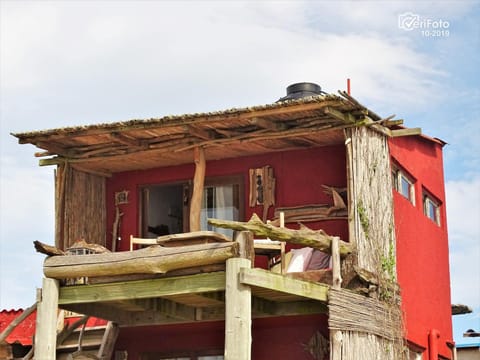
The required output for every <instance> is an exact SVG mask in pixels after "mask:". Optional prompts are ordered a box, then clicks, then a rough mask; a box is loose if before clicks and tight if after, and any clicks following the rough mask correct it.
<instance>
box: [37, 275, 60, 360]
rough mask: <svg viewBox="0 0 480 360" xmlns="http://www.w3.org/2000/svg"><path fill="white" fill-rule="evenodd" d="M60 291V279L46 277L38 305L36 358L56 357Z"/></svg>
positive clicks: (52, 359) (52, 358)
mask: <svg viewBox="0 0 480 360" xmlns="http://www.w3.org/2000/svg"><path fill="white" fill-rule="evenodd" d="M58 293H59V285H58V281H57V280H54V279H50V278H44V279H43V285H42V291H41V296H40V299H38V305H37V320H36V324H35V327H36V330H35V359H51V360H55V359H56V350H57V309H58Z"/></svg>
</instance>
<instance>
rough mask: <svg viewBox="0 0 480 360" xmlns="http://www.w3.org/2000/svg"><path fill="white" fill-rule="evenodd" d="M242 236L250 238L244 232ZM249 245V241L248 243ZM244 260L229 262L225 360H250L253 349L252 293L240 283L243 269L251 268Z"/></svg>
mask: <svg viewBox="0 0 480 360" xmlns="http://www.w3.org/2000/svg"><path fill="white" fill-rule="evenodd" d="M241 236H248V233H247V232H242V233H241ZM246 242H247V243H248V240H247V241H246ZM250 267H251V261H250V260H249V259H244V258H231V259H228V260H227V268H226V287H225V353H224V357H225V360H250V359H251V352H252V351H251V349H252V293H251V289H250V287H249V286H247V285H243V284H241V283H240V279H239V274H240V270H241V269H242V268H248V269H249V268H250Z"/></svg>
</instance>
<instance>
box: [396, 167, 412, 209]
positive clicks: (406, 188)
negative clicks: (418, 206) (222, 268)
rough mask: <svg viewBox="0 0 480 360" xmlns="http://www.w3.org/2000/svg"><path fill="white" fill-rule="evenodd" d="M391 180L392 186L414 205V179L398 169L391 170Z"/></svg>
mask: <svg viewBox="0 0 480 360" xmlns="http://www.w3.org/2000/svg"><path fill="white" fill-rule="evenodd" d="M392 181H393V188H394V189H395V190H397V191H398V192H399V193H400V194H402V195H403V196H404V197H405V198H407V199H408V200H409V201H410V202H411V203H412V204H413V205H415V186H414V181H413V180H412V179H411V178H410V177H409V176H407V175H406V174H405V173H404V172H403V171H402V170H399V169H395V170H394V171H392Z"/></svg>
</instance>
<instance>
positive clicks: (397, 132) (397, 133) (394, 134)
mask: <svg viewBox="0 0 480 360" xmlns="http://www.w3.org/2000/svg"><path fill="white" fill-rule="evenodd" d="M421 134H422V129H421V128H409V129H397V130H392V137H398V136H411V135H421Z"/></svg>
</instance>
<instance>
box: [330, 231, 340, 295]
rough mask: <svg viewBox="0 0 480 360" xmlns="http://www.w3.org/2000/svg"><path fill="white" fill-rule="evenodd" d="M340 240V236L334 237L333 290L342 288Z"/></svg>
mask: <svg viewBox="0 0 480 360" xmlns="http://www.w3.org/2000/svg"><path fill="white" fill-rule="evenodd" d="M339 241H340V238H339V237H338V236H333V237H332V275H333V288H334V289H340V288H341V287H342V275H341V272H340V270H341V266H342V265H341V263H340V248H339Z"/></svg>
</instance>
